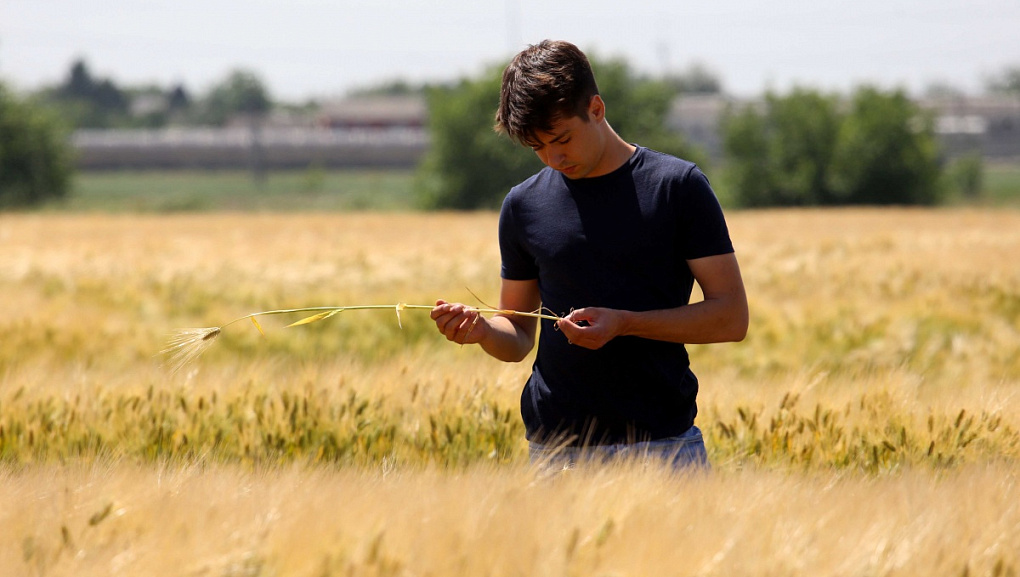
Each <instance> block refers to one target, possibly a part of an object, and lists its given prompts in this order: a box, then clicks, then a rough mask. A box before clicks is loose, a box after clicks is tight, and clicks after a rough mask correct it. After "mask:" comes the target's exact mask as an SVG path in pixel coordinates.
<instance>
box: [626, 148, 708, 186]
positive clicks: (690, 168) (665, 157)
mask: <svg viewBox="0 0 1020 577" xmlns="http://www.w3.org/2000/svg"><path fill="white" fill-rule="evenodd" d="M635 170H643V171H648V172H652V173H657V174H659V175H661V176H663V177H669V178H674V179H680V180H686V179H687V178H688V177H690V176H691V175H692V174H698V173H700V172H701V170H700V169H699V168H698V165H697V164H695V163H693V162H691V161H689V160H686V159H684V158H680V157H678V156H674V155H672V154H667V153H665V152H660V151H658V150H654V149H652V148H646V147H643V146H642V147H638V150H637V152H636V153H635Z"/></svg>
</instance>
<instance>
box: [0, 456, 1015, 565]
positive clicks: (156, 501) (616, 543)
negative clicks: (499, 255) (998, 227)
mask: <svg viewBox="0 0 1020 577" xmlns="http://www.w3.org/2000/svg"><path fill="white" fill-rule="evenodd" d="M1017 481H1018V479H1017V475H1016V470H1015V468H1012V467H996V466H980V467H969V468H964V469H959V470H955V471H953V472H950V473H946V474H943V475H939V476H937V477H933V476H932V475H930V474H929V473H928V472H926V471H905V472H903V473H901V474H899V475H896V476H885V477H879V478H874V477H861V476H855V475H848V476H843V475H832V474H825V473H812V474H801V475H789V474H784V473H778V472H774V471H767V470H765V471H742V472H719V473H715V474H711V475H709V476H706V477H694V478H687V479H676V478H670V477H668V476H666V475H664V474H662V473H661V472H659V471H654V470H641V469H609V470H602V471H594V472H590V471H574V472H571V473H569V474H566V475H563V476H560V477H556V478H545V479H543V478H540V477H538V476H536V475H535V474H534V473H532V472H531V471H529V470H527V469H525V468H521V467H500V468H498V469H497V468H492V467H474V468H470V469H468V470H466V471H461V472H458V473H450V472H448V471H445V470H437V469H432V468H427V469H423V470H414V471H386V470H381V471H378V470H377V471H367V470H328V469H321V468H317V469H313V470H307V469H305V468H300V467H284V468H273V469H271V470H266V471H257V472H243V471H239V470H238V469H236V468H229V467H228V468H223V467H218V466H212V467H205V466H201V465H197V466H196V465H186V464H172V465H168V464H162V465H159V466H144V467H138V466H130V465H123V464H120V465H117V464H106V463H100V464H88V465H83V464H79V465H74V466H70V467H54V466H41V467H35V468H31V469H29V470H26V471H21V472H17V473H12V472H10V471H7V472H3V473H0V483H2V485H3V487H4V491H3V492H2V493H0V511H2V513H0V522H2V523H0V526H2V527H3V529H2V535H0V537H2V538H3V541H4V543H5V545H4V546H3V547H0V567H4V568H6V569H5V570H0V572H3V573H5V574H11V575H14V574H18V575H23V574H45V575H154V576H159V575H395V576H396V575H443V576H451V577H453V576H476V575H533V576H544V575H549V576H559V575H644V576H649V577H651V576H656V575H661V576H674V575H706V576H710V575H719V576H727V577H729V576H732V575H776V576H779V575H812V576H814V575H1015V574H1016V568H1017V566H1018V564H1020V559H1018V551H1020V505H1018V500H1017V499H1016V495H1017Z"/></svg>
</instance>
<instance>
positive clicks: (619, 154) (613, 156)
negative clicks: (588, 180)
mask: <svg viewBox="0 0 1020 577" xmlns="http://www.w3.org/2000/svg"><path fill="white" fill-rule="evenodd" d="M604 130H605V131H606V148H605V150H604V151H603V153H602V161H601V162H600V163H599V166H600V167H601V169H600V170H599V171H598V173H597V174H592V175H591V176H592V177H595V176H602V175H605V174H609V173H611V172H614V171H616V169H618V168H620V167H621V166H623V165H624V164H626V163H627V161H628V160H630V157H631V156H633V155H634V151H635V150H637V147H636V146H634V145H632V144H630V143H629V142H627V141H626V140H624V139H623V138H621V137H620V135H619V134H617V133H616V131H615V130H613V128H612V127H611V126H609V123H608V122H606V123H605V124H604Z"/></svg>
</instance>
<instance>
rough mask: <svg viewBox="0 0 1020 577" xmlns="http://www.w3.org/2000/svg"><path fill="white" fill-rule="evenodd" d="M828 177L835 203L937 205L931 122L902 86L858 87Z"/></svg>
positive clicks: (937, 170)
mask: <svg viewBox="0 0 1020 577" xmlns="http://www.w3.org/2000/svg"><path fill="white" fill-rule="evenodd" d="M834 156H835V158H834V163H833V167H832V174H831V177H830V182H831V188H832V191H833V193H834V196H833V199H832V200H834V201H835V202H836V203H838V204H921V205H931V204H935V203H936V202H937V201H938V200H939V197H940V190H939V185H938V183H939V180H940V178H941V168H940V167H939V155H938V147H937V142H936V140H935V128H934V121H933V119H932V118H931V117H930V115H925V114H923V113H922V112H921V110H920V109H919V108H918V107H917V106H916V105H915V104H914V103H912V102H911V101H910V99H908V98H907V95H906V93H904V92H903V91H902V90H895V91H892V92H882V91H880V90H878V89H877V88H874V87H863V88H861V89H859V90H857V91H856V93H855V94H854V96H853V101H852V103H851V111H850V113H849V115H848V116H847V117H846V119H845V120H844V121H843V123H842V125H841V126H840V130H839V137H838V139H837V141H836V150H835V155H834Z"/></svg>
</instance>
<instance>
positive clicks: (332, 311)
mask: <svg viewBox="0 0 1020 577" xmlns="http://www.w3.org/2000/svg"><path fill="white" fill-rule="evenodd" d="M433 308H435V307H434V306H431V305H411V304H407V303H397V304H395V305H354V306H343V307H303V308H296V309H279V310H272V311H260V312H257V313H251V314H248V315H244V316H243V317H238V318H236V319H234V320H232V321H230V322H228V323H224V324H222V325H220V326H218V327H203V328H188V329H178V330H176V331H174V332H173V333H172V334H171V335H170V338H169V339H168V342H167V346H166V348H164V349H163V350H161V351H160V354H161V355H165V356H166V362H165V363H164V365H165V366H167V367H169V369H170V371H171V372H172V373H176V372H177V371H179V370H180V369H182V368H184V367H185V366H187V365H189V364H191V362H193V361H194V360H195V359H197V358H198V357H199V356H201V355H202V353H204V352H205V351H206V349H208V348H209V347H210V346H212V344H213V342H214V341H215V340H216V338H217V337H219V336H220V334H221V333H222V332H223V329H225V328H227V327H228V326H230V325H232V324H234V323H236V322H240V321H243V320H245V319H251V322H252V324H254V325H255V328H256V329H258V331H259V333H260V334H262V335H263V336H265V334H266V333H265V331H263V330H262V325H261V324H259V321H258V317H262V316H270V315H285V314H293V313H308V312H314V313H315V314H313V315H311V316H308V317H305V318H303V319H301V320H299V321H296V322H293V323H291V324H289V325H287V327H288V328H289V327H296V326H299V325H307V324H311V323H315V322H319V321H323V320H326V319H328V318H329V317H331V316H333V315H336V314H339V313H342V312H344V311H355V310H378V309H392V310H394V311H395V312H396V313H397V325H398V326H400V328H403V324H402V323H401V321H400V313H401V311H405V310H408V309H427V310H432V309H433ZM468 310H470V311H474V312H477V313H479V314H501V315H506V316H522V317H532V318H536V319H549V320H553V321H557V320H560V319H561V318H562V317H559V316H557V315H555V314H552V312H551V311H549V310H548V309H546V308H540V309H538V310H535V311H531V312H524V311H515V310H510V309H497V308H477V307H470V308H469V309H468ZM476 321H477V319H476ZM472 328H473V325H472Z"/></svg>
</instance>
